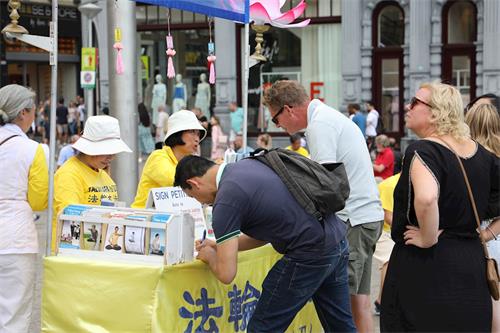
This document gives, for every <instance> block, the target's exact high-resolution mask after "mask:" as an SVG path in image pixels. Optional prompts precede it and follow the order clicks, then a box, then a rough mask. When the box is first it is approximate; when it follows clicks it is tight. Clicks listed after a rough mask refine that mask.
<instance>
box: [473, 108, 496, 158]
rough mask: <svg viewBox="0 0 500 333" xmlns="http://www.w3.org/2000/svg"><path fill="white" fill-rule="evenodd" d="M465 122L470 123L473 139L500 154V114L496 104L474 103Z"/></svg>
mask: <svg viewBox="0 0 500 333" xmlns="http://www.w3.org/2000/svg"><path fill="white" fill-rule="evenodd" d="M465 122H466V123H467V125H469V128H470V135H471V137H472V139H474V140H476V141H477V142H479V143H480V144H481V145H483V147H484V148H486V149H488V150H489V151H491V152H492V153H493V154H495V155H497V156H500V115H499V114H498V110H497V108H496V107H495V106H494V105H492V104H488V103H483V104H478V105H474V106H473V107H472V108H470V109H469V111H468V112H467V114H466V115H465Z"/></svg>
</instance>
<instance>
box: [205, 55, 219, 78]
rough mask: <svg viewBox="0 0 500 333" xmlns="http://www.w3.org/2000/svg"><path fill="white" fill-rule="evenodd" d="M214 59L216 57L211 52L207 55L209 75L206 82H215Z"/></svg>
mask: <svg viewBox="0 0 500 333" xmlns="http://www.w3.org/2000/svg"><path fill="white" fill-rule="evenodd" d="M215 59H217V57H216V56H214V55H213V54H211V55H209V56H208V57H207V60H208V64H209V68H210V75H209V76H208V82H209V83H210V84H214V83H215Z"/></svg>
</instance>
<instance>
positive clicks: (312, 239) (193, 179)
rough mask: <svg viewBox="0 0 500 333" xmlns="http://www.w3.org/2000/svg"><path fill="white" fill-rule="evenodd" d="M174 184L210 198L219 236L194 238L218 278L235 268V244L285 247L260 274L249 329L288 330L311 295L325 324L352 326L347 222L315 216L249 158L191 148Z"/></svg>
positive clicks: (227, 277) (332, 328)
mask: <svg viewBox="0 0 500 333" xmlns="http://www.w3.org/2000/svg"><path fill="white" fill-rule="evenodd" d="M174 185H176V186H180V187H181V188H182V189H183V190H184V191H185V192H186V193H187V194H188V195H189V196H190V197H193V198H195V199H196V200H198V201H199V202H201V203H203V204H213V208H214V209H213V215H212V226H213V230H214V233H215V237H216V239H217V241H216V242H214V241H209V240H204V241H203V242H201V241H198V242H197V250H198V259H200V260H202V261H204V262H205V263H207V264H208V265H209V267H210V269H211V271H212V272H213V273H214V275H215V276H216V277H217V279H219V280H220V281H221V282H223V283H225V284H230V283H231V282H232V281H233V279H234V277H235V276H236V273H237V261H238V251H245V250H249V249H253V248H256V247H260V246H263V245H265V244H267V243H270V244H271V245H272V246H273V247H274V249H276V250H277V251H278V252H280V253H282V254H283V257H282V258H281V259H280V260H278V261H277V262H276V264H275V265H274V266H273V267H272V268H271V270H270V271H269V273H268V274H267V276H266V277H265V279H264V282H263V284H262V294H261V296H260V298H259V301H258V303H257V306H256V308H255V311H254V313H253V315H252V317H251V318H250V321H249V323H248V326H247V332H285V331H286V329H287V328H288V326H289V325H290V323H291V322H292V320H293V318H294V317H295V315H296V314H297V312H299V311H300V309H301V308H302V307H303V306H304V305H305V304H306V303H307V301H308V300H310V299H312V301H313V302H314V305H315V307H316V309H317V312H318V316H319V319H320V321H321V324H322V326H323V329H324V331H325V332H354V331H356V328H355V327H354V323H353V320H352V315H351V311H350V304H349V287H348V281H347V261H348V257H349V256H348V246H347V241H346V239H345V234H346V226H345V224H344V223H342V222H341V221H340V220H339V219H338V218H337V217H336V216H335V214H330V215H329V216H326V217H325V219H324V220H323V224H322V223H320V222H319V221H318V220H317V219H316V218H315V217H314V216H312V215H311V214H309V213H307V212H306V210H305V209H304V208H303V207H302V206H301V205H300V204H299V203H298V202H297V201H296V200H295V199H294V197H293V195H292V194H291V193H290V192H289V190H288V188H287V187H286V185H285V184H284V183H283V181H282V180H281V178H280V177H279V176H278V175H277V174H276V173H275V172H274V171H273V170H272V169H270V168H269V167H267V166H266V165H265V164H263V163H261V162H259V161H257V160H253V159H245V160H242V161H239V162H238V163H232V164H222V165H217V164H215V163H214V162H212V161H210V160H207V159H205V158H202V157H198V156H188V157H185V158H184V159H182V160H181V161H180V162H179V164H178V165H177V169H176V173H175V184H174Z"/></svg>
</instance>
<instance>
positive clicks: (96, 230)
mask: <svg viewBox="0 0 500 333" xmlns="http://www.w3.org/2000/svg"><path fill="white" fill-rule="evenodd" d="M63 214H64V215H70V216H78V217H79V218H78V219H77V220H75V221H68V220H59V224H58V240H59V246H58V249H60V250H66V249H70V250H71V251H72V250H86V251H83V252H77V253H82V254H83V253H90V252H89V251H103V252H106V253H108V254H110V255H113V257H115V255H116V254H122V253H124V254H136V255H155V256H163V255H164V253H165V241H166V234H165V228H163V229H162V228H154V229H150V228H147V227H146V226H147V225H145V227H142V226H132V225H127V224H126V222H125V223H124V222H123V220H129V221H134V222H136V221H137V222H146V221H148V222H149V221H150V222H154V223H167V222H168V221H169V220H170V218H171V215H170V214H166V213H160V212H158V213H157V212H155V211H153V210H150V211H147V210H137V211H135V210H133V209H128V208H122V209H120V208H115V207H106V206H86V205H69V206H67V207H65V208H64V210H63ZM89 218H90V219H91V221H94V222H90V221H89ZM100 219H107V220H108V221H107V222H106V223H100V222H98V221H99V220H100ZM114 219H116V220H117V223H112V222H109V220H114ZM118 220H121V221H120V222H118ZM71 253H73V254H75V253H74V252H71ZM145 259H146V258H145ZM151 259H153V258H151ZM155 262H156V260H155Z"/></svg>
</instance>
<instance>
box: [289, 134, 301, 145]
mask: <svg viewBox="0 0 500 333" xmlns="http://www.w3.org/2000/svg"><path fill="white" fill-rule="evenodd" d="M300 139H302V135H300V133H295V134H292V135H290V143H294V142H295V141H297V140H300Z"/></svg>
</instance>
